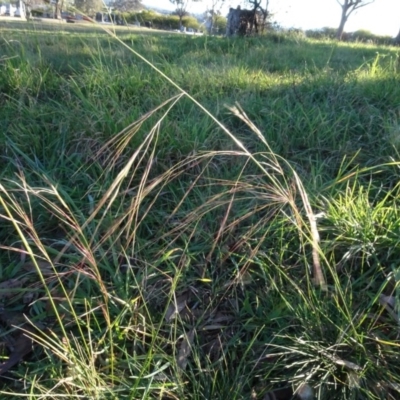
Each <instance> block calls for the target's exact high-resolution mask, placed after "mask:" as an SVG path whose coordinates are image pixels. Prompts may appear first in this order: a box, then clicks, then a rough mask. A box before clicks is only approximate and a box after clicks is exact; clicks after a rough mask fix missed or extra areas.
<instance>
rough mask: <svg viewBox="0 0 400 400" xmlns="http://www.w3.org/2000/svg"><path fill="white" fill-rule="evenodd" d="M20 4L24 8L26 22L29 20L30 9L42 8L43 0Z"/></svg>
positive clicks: (23, 1)
mask: <svg viewBox="0 0 400 400" xmlns="http://www.w3.org/2000/svg"><path fill="white" fill-rule="evenodd" d="M22 4H23V6H24V11H25V17H26V19H27V20H29V19H30V18H31V15H32V9H35V7H36V6H42V5H43V4H44V1H43V0H22Z"/></svg>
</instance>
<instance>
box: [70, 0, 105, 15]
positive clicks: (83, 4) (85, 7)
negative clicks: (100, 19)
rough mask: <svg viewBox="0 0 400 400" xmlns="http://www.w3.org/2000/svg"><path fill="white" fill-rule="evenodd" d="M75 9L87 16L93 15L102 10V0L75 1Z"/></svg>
mask: <svg viewBox="0 0 400 400" xmlns="http://www.w3.org/2000/svg"><path fill="white" fill-rule="evenodd" d="M75 7H76V8H77V9H78V10H79V11H81V12H83V13H85V14H88V15H94V13H96V12H97V11H102V10H103V8H104V3H103V0H75Z"/></svg>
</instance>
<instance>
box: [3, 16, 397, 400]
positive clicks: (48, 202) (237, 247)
mask: <svg viewBox="0 0 400 400" xmlns="http://www.w3.org/2000/svg"><path fill="white" fill-rule="evenodd" d="M0 30H1V32H2V35H1V38H2V39H1V42H0V54H1V56H0V129H1V132H4V134H3V135H1V137H0V166H1V168H0V218H1V221H2V228H1V230H0V244H1V252H0V266H1V268H0V278H1V282H3V283H2V284H0V285H1V286H0V300H1V301H2V307H3V309H4V310H5V311H6V312H7V313H10V314H13V315H17V316H22V314H25V316H26V318H27V320H29V321H31V322H32V323H34V324H36V326H38V328H37V329H36V330H34V333H32V332H31V333H30V335H31V336H33V338H34V342H35V345H34V349H33V352H32V353H31V354H30V355H29V356H27V357H25V358H24V359H23V360H21V362H19V363H18V365H17V366H15V367H14V368H13V369H12V370H11V371H8V372H7V373H6V374H5V375H3V376H2V380H1V383H0V393H1V394H2V396H3V397H6V398H10V399H13V398H21V397H26V398H30V399H59V398H60V399H61V398H65V397H67V398H85V399H87V398H89V399H124V398H127V399H128V398H129V399H194V400H197V399H199V400H200V399H204V400H205V399H226V398H230V399H250V398H252V399H257V398H260V399H261V398H263V396H264V395H265V393H266V392H267V391H269V390H281V389H283V388H285V387H292V388H293V389H296V388H298V387H299V386H300V385H301V384H304V383H306V384H308V385H310V386H311V387H312V388H313V389H314V392H315V398H318V399H379V398H385V399H388V398H393V399H394V398H396V397H397V396H398V394H396V393H397V392H398V387H399V384H400V371H399V365H400V364H399V362H398V346H399V345H400V342H399V340H398V326H399V317H398V285H397V281H398V278H399V271H398V266H397V260H398V258H399V250H398V249H399V245H398V241H399V239H398V238H399V232H400V224H399V221H400V219H399V215H398V213H399V211H398V203H399V200H398V199H399V185H398V181H399V172H398V171H399V157H398V155H399V139H398V136H399V103H400V89H399V87H400V86H399V64H398V57H399V53H398V49H397V48H394V47H393V48H392V47H375V46H371V45H361V44H340V43H339V44H338V43H336V42H333V41H329V40H326V41H323V40H321V41H312V40H308V39H304V38H301V37H296V36H295V35H293V36H290V35H280V34H275V33H270V34H268V35H267V36H266V37H260V38H248V39H244V40H243V39H229V40H228V39H225V38H217V37H189V36H181V35H176V34H168V33H159V32H154V33H153V32H149V31H139V30H130V29H119V30H117V31H116V36H115V37H112V36H110V35H107V34H105V33H104V32H102V31H101V30H98V29H95V28H93V27H90V26H70V25H60V24H56V25H51V24H43V25H41V24H39V23H30V24H28V23H26V24H21V23H18V22H0ZM130 49H132V50H134V51H135V52H136V53H138V54H139V55H141V56H142V57H144V58H145V59H146V60H148V62H149V63H150V64H151V65H149V63H147V62H145V61H144V60H143V59H141V58H139V57H137V56H136V55H135V54H134V53H133V52H132V51H131V50H130ZM152 66H154V67H156V68H157V69H158V70H159V71H161V72H162V73H164V74H165V75H166V76H167V77H169V78H170V80H171V81H172V83H171V82H168V81H167V80H166V79H165V78H164V77H163V76H162V75H161V74H160V73H159V72H157V71H156V70H155V69H154V68H152ZM178 87H180V88H182V90H184V91H186V92H187V93H188V94H189V95H190V96H192V98H191V97H190V96H187V95H185V94H182V91H181V90H180V89H179V88H178ZM196 102H198V103H196ZM207 110H209V111H207ZM319 269H321V270H322V272H323V276H320V275H318V272H319ZM0 314H1V313H0ZM0 316H1V315H0ZM1 321H3V319H1ZM28 324H29V323H28V322H26V323H25V325H24V327H26V326H28ZM13 325H15V324H9V323H6V322H4V321H3V324H2V330H1V335H2V341H3V342H7V341H10V340H12V338H13V336H14V335H17V333H16V332H18V330H15V331H13V327H12V326H13ZM10 331H11V333H10ZM10 336H11V338H10ZM3 354H4V359H5V360H6V359H7V354H8V353H7V351H6V350H5V351H4V353H3ZM275 393H278V392H275ZM279 393H281V392H279ZM288 398H290V396H289V397H288Z"/></svg>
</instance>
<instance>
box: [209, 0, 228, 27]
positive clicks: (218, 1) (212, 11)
mask: <svg viewBox="0 0 400 400" xmlns="http://www.w3.org/2000/svg"><path fill="white" fill-rule="evenodd" d="M224 3H225V0H211V2H210V3H209V7H208V9H207V11H206V20H207V30H208V33H210V34H211V33H212V32H213V30H214V26H215V22H216V20H217V19H218V17H220V16H221V8H222V6H223V5H224Z"/></svg>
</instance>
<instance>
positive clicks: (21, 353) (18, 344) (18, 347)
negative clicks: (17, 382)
mask: <svg viewBox="0 0 400 400" xmlns="http://www.w3.org/2000/svg"><path fill="white" fill-rule="evenodd" d="M24 329H26V330H27V331H28V330H29V331H31V330H32V329H33V328H31V327H26V328H24ZM32 345H33V340H32V338H30V337H29V336H28V335H27V334H26V332H22V331H21V333H20V334H19V335H18V337H17V339H16V341H15V344H14V346H13V347H14V349H13V350H12V351H11V354H10V356H9V358H8V360H7V361H6V362H4V363H2V364H0V375H3V374H5V373H6V372H7V371H8V370H9V369H10V368H12V367H13V366H14V365H16V364H18V363H19V362H20V361H21V360H22V359H23V358H24V357H25V356H26V355H27V354H29V353H30V352H31V351H32Z"/></svg>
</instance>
